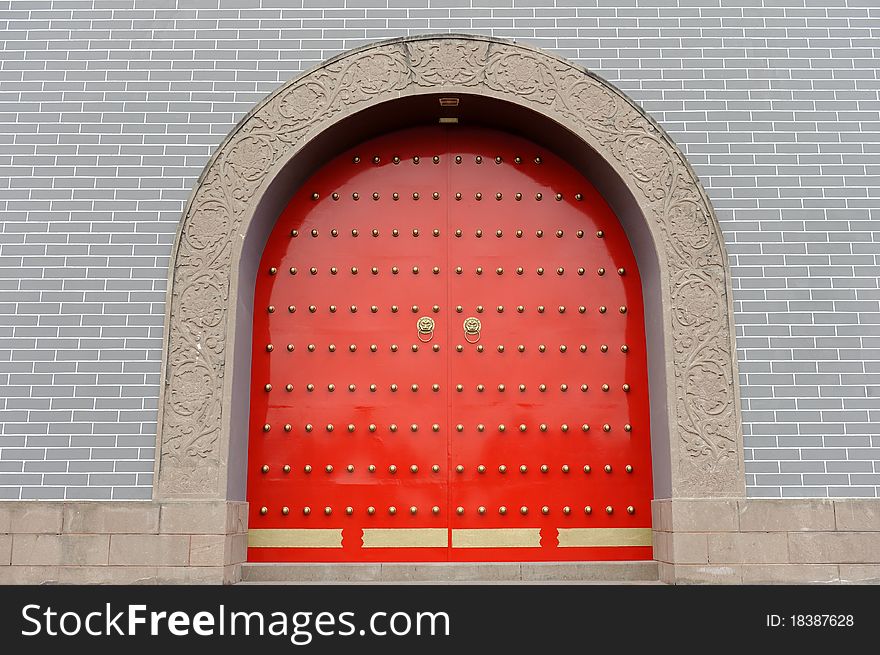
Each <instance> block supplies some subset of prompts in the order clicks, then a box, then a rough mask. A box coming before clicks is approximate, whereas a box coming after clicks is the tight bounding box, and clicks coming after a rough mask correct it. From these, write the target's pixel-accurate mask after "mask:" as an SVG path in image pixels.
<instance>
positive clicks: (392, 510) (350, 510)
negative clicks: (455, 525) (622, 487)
mask: <svg viewBox="0 0 880 655" xmlns="http://www.w3.org/2000/svg"><path fill="white" fill-rule="evenodd" d="M366 510H367V514H369V515H370V516H372V515H373V514H375V513H376V508H375V507H373V506H372V505H369V506H368V507H367V508H366ZM418 511H419V508H418V507H417V506H415V505H412V506H410V508H409V513H410V514H417V513H418ZM486 511H487V510H486V507H485V505H479V506H478V507H477V514H481V515H482V514H485V513H486ZM540 511H541V514H543V515H545V516H546V515H548V514H550V507H548V506H547V505H544V506H542V507H541V510H540ZM268 513H269V508H268V507H266V506H265V505H264V506H263V507H261V508H260V514H261V515H262V516H266V515H267V514H268ZM302 513H303V515H304V516H308V515H310V514H311V513H312V508H311V507H309V506H308V505H307V506H305V507H303V508H302ZM388 513H389V514H390V515H391V516H394V515H395V514H397V507H395V506H394V505H389V507H388ZM431 513H432V514H435V515H436V514H440V507H439V506H438V505H434V506H433V507H432V508H431ZM455 513H456V514H458V515H459V516H462V515H463V514H464V513H465V509H464V507H463V506H461V505H459V506H458V507H456V508H455ZM498 513H499V514H500V515H501V516H504V515H505V514H507V506H506V505H501V506H499V507H498ZM519 513H520V514H522V515H526V514H528V513H529V508H528V506H527V505H523V506H521V507H520V508H519ZM562 513H563V514H566V515H568V514H571V507H570V506H569V505H565V506H563V507H562ZM592 513H593V508H592V506H590V505H586V506H584V514H592ZM605 513H606V514H613V513H614V507H612V506H611V505H606V506H605ZM626 513H627V514H635V513H636V508H635V507H633V506H632V505H628V506H627V508H626ZM281 514H282V515H283V516H287V515H288V514H290V508H289V507H287V506H286V505H285V506H283V507H282V508H281ZM331 514H333V508H332V507H330V506H329V505H328V506H326V507H325V508H324V515H325V516H330V515H331ZM345 514H346V515H347V516H351V515H352V514H354V507H351V506H350V505H349V506H348V507H346V508H345Z"/></svg>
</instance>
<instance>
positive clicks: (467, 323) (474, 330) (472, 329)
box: [464, 316, 483, 343]
mask: <svg viewBox="0 0 880 655" xmlns="http://www.w3.org/2000/svg"><path fill="white" fill-rule="evenodd" d="M482 329H483V324H482V323H480V319H478V318H477V317H476V316H468V317H467V318H466V319H464V340H465V341H467V342H468V343H477V341H479V340H480V330H482Z"/></svg>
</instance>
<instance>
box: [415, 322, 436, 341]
mask: <svg viewBox="0 0 880 655" xmlns="http://www.w3.org/2000/svg"><path fill="white" fill-rule="evenodd" d="M416 329H417V330H418V337H419V341H421V342H422V343H428V342H429V341H431V339H433V338H434V319H433V318H431V317H430V316H422V317H421V318H419V320H418V321H417V322H416ZM426 337H427V338H426Z"/></svg>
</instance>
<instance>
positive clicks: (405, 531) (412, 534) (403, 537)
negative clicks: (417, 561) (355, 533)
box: [364, 528, 449, 548]
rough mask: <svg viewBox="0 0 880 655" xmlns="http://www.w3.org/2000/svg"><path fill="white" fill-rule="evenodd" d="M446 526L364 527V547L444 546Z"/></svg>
mask: <svg viewBox="0 0 880 655" xmlns="http://www.w3.org/2000/svg"><path fill="white" fill-rule="evenodd" d="M448 539H449V532H448V530H447V529H446V528H364V548H446V547H447V546H448V545H449V541H448Z"/></svg>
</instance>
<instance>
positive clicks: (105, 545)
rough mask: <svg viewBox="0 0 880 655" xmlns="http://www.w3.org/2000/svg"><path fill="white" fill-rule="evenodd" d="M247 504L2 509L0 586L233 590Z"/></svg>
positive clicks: (242, 554) (13, 505) (12, 505)
mask: <svg viewBox="0 0 880 655" xmlns="http://www.w3.org/2000/svg"><path fill="white" fill-rule="evenodd" d="M246 556H247V503H244V502H227V501H200V500H192V501H149V502H64V503H55V502H47V503H44V502H9V503H0V584H46V583H49V584H51V583H61V584H65V583H66V584H232V583H235V582H238V581H239V580H240V579H241V562H243V561H244V560H245V558H246Z"/></svg>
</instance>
